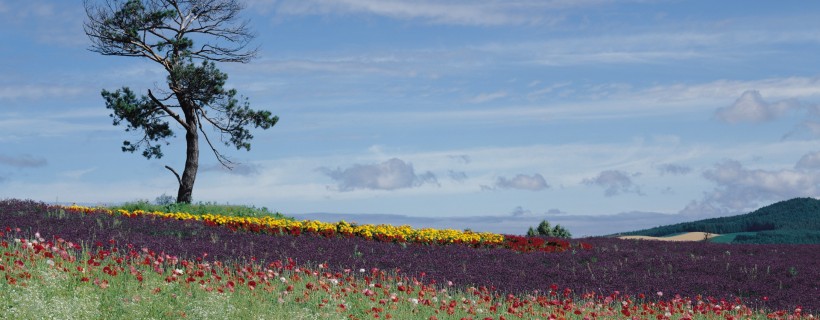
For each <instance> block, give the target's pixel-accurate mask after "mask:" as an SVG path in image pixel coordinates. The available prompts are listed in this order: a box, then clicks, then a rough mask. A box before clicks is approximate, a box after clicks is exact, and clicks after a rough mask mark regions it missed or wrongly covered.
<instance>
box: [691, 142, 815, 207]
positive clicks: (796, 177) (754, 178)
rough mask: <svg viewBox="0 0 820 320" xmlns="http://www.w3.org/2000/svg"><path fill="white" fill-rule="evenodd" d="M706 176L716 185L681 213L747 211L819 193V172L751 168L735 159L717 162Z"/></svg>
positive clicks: (704, 175)
mask: <svg viewBox="0 0 820 320" xmlns="http://www.w3.org/2000/svg"><path fill="white" fill-rule="evenodd" d="M810 155H811V154H810ZM815 156H816V155H815ZM811 157H812V156H809V158H811ZM805 158H806V156H804V159H805ZM801 160H803V159H801ZM799 163H800V162H798V164H799ZM804 165H805V163H804ZM798 166H799V165H798ZM703 177H704V178H706V179H708V180H711V181H712V182H714V183H715V184H716V185H717V186H716V187H715V189H714V190H712V191H711V192H708V193H706V194H705V195H704V197H703V199H701V200H699V201H691V202H690V203H689V204H688V205H687V206H686V207H685V208H684V209H683V210H681V213H684V214H692V215H711V216H716V215H726V214H736V213H744V212H747V211H749V210H751V209H754V208H757V207H758V206H759V205H760V204H762V203H764V202H770V201H779V200H785V199H790V198H794V197H813V196H816V195H817V194H818V192H820V172H818V171H805V170H797V169H781V170H763V169H748V168H745V167H743V165H742V164H741V163H740V162H738V161H736V160H725V161H723V162H720V163H717V164H715V165H714V167H713V168H712V169H709V170H707V171H705V172H704V173H703Z"/></svg>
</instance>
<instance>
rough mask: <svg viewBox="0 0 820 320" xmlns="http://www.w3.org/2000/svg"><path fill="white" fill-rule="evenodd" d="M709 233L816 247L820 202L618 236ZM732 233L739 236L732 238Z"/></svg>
mask: <svg viewBox="0 0 820 320" xmlns="http://www.w3.org/2000/svg"><path fill="white" fill-rule="evenodd" d="M698 231H699V232H710V233H717V234H721V235H726V236H722V237H717V238H713V239H712V241H715V242H729V243H759V244H766V243H793V244H800V243H817V244H820V200H817V199H813V198H794V199H791V200H786V201H781V202H777V203H774V204H771V205H768V206H765V207H762V208H760V209H757V210H755V211H753V212H750V213H747V214H741V215H736V216H730V217H721V218H711V219H705V220H698V221H692V222H683V223H678V224H673V225H668V226H660V227H655V228H651V229H644V230H638V231H632V232H625V233H622V234H620V235H644V236H653V237H663V236H670V235H674V234H677V233H684V232H698ZM734 233H743V234H738V235H732V234H734Z"/></svg>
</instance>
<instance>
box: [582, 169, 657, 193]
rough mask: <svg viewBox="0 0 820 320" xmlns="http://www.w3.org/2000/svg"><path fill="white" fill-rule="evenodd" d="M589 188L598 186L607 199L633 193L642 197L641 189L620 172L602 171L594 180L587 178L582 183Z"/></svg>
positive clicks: (624, 173) (627, 175)
mask: <svg viewBox="0 0 820 320" xmlns="http://www.w3.org/2000/svg"><path fill="white" fill-rule="evenodd" d="M582 183H583V184H586V185H589V186H599V187H602V188H604V195H606V196H607V197H612V196H616V195H619V194H622V193H635V194H638V195H643V193H642V192H641V189H640V188H639V187H638V186H637V185H636V184H635V183H634V182H632V178H630V177H629V174H627V173H626V172H623V171H620V170H606V171H602V172H601V173H599V174H598V176H596V177H595V178H591V179H590V178H588V179H584V180H583V181H582Z"/></svg>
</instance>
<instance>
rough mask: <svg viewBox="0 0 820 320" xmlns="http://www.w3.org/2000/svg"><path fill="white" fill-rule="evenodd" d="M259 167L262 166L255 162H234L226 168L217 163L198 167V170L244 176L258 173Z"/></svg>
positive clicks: (259, 171)
mask: <svg viewBox="0 0 820 320" xmlns="http://www.w3.org/2000/svg"><path fill="white" fill-rule="evenodd" d="M261 169H262V167H261V166H260V165H258V164H255V163H234V164H232V165H231V168H226V167H225V166H223V165H221V164H218V163H216V164H212V165H206V166H202V167H200V170H202V171H215V172H223V173H228V174H232V175H239V176H246V177H250V176H256V175H259V174H260V173H261Z"/></svg>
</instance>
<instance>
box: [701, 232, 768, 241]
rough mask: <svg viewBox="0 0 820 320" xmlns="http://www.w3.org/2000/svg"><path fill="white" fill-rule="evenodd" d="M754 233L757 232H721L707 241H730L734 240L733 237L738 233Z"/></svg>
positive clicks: (749, 234) (747, 234)
mask: <svg viewBox="0 0 820 320" xmlns="http://www.w3.org/2000/svg"><path fill="white" fill-rule="evenodd" d="M755 234H757V232H736V233H727V234H722V235H719V236H717V237H714V238H711V239H709V241H710V242H715V243H732V241H734V240H735V237H737V236H739V235H746V236H753V235H755Z"/></svg>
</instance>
